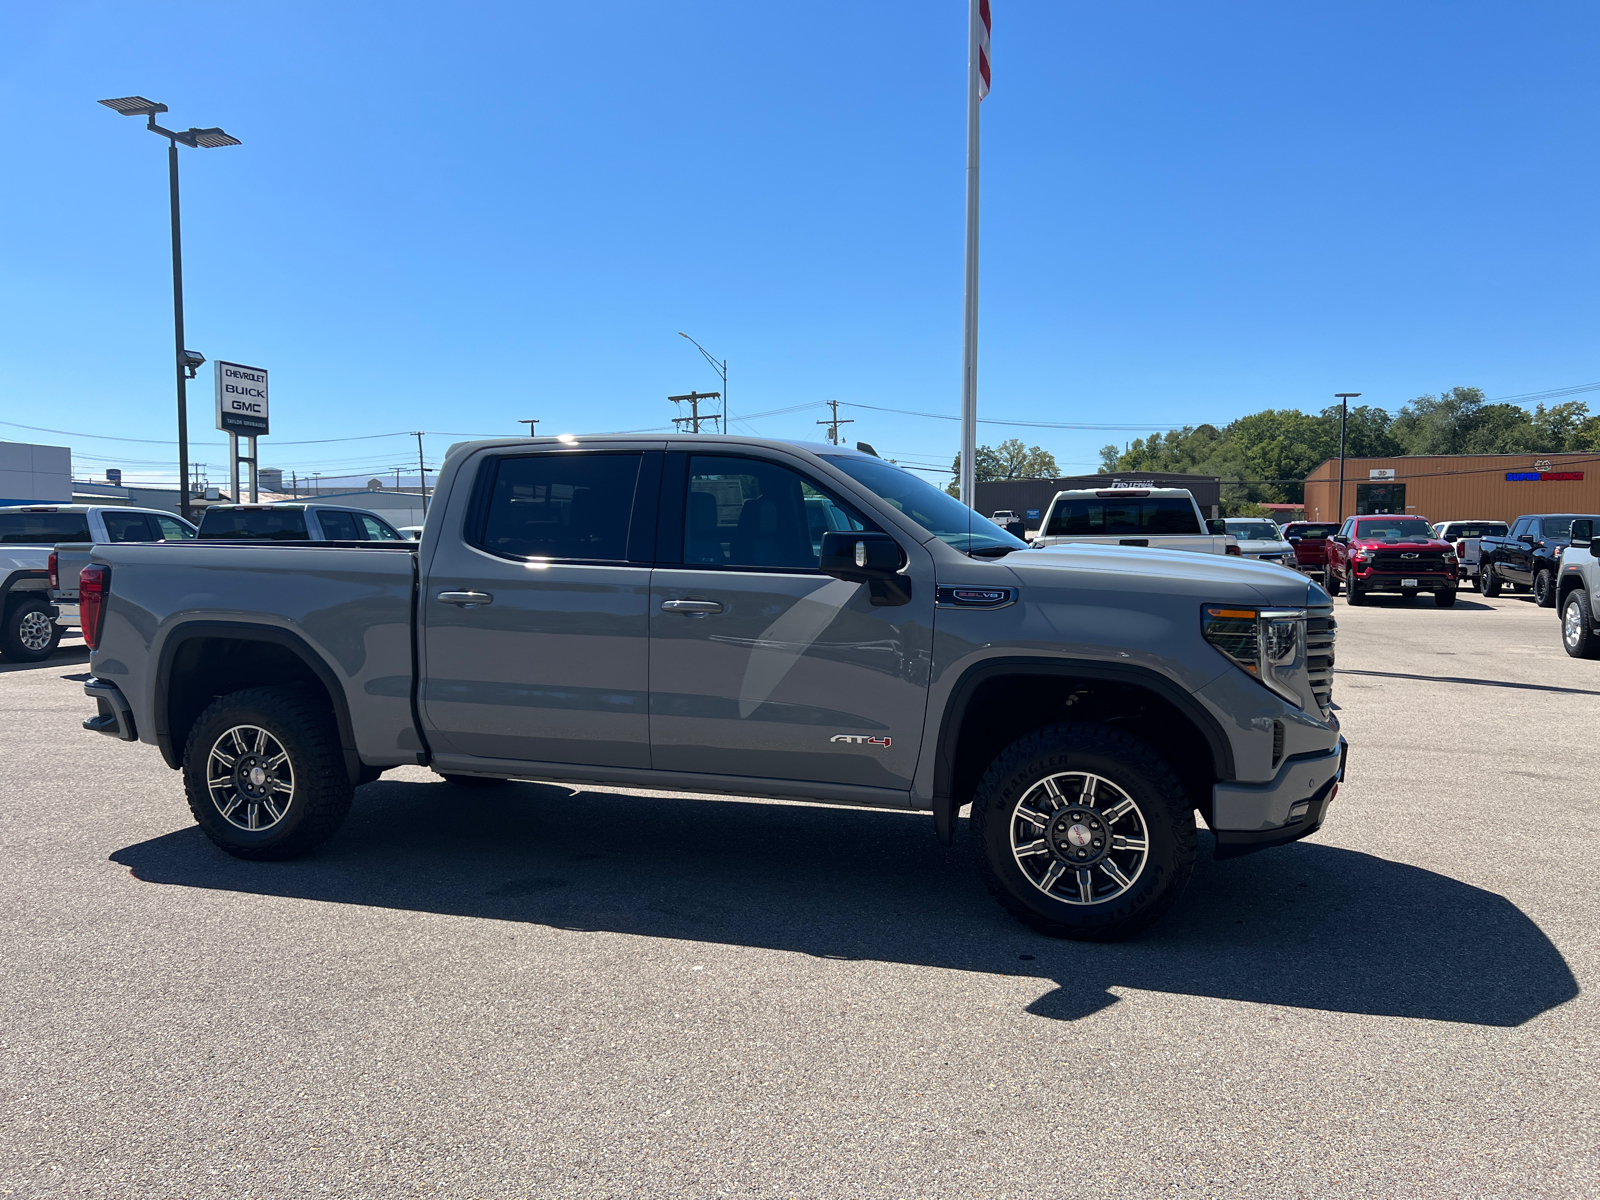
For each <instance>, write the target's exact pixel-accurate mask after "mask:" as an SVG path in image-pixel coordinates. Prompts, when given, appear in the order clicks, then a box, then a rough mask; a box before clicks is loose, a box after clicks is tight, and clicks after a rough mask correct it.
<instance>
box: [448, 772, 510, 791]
mask: <svg viewBox="0 0 1600 1200" xmlns="http://www.w3.org/2000/svg"><path fill="white" fill-rule="evenodd" d="M439 778H440V779H442V780H444V781H445V782H446V783H453V784H455V785H456V786H457V787H464V788H487V787H499V786H500V785H501V784H506V783H510V782H511V781H510V780H509V779H500V778H499V777H497V776H494V775H445V774H443V773H441V774H440V775H439Z"/></svg>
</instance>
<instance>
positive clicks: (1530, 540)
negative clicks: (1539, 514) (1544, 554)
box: [1517, 533, 1533, 546]
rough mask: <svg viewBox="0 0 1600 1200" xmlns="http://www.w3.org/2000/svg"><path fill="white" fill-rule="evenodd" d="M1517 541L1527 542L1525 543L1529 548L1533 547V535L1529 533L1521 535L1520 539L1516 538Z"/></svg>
mask: <svg viewBox="0 0 1600 1200" xmlns="http://www.w3.org/2000/svg"><path fill="white" fill-rule="evenodd" d="M1517 541H1519V542H1527V543H1528V545H1530V546H1531V545H1533V534H1531V533H1525V534H1523V535H1522V536H1521V537H1519V538H1518V539H1517Z"/></svg>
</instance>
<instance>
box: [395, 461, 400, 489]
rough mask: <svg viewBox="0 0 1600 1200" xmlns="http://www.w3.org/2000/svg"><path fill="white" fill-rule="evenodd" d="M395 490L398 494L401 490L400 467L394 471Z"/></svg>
mask: <svg viewBox="0 0 1600 1200" xmlns="http://www.w3.org/2000/svg"><path fill="white" fill-rule="evenodd" d="M394 490H395V491H397V492H398V491H399V490H400V468H399V467H396V468H395V469H394Z"/></svg>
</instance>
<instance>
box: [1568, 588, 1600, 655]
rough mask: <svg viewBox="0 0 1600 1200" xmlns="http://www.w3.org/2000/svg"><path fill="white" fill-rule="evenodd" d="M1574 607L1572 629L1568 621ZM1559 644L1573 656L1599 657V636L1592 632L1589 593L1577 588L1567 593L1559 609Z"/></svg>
mask: <svg viewBox="0 0 1600 1200" xmlns="http://www.w3.org/2000/svg"><path fill="white" fill-rule="evenodd" d="M1574 607H1576V608H1577V610H1578V614H1577V629H1576V631H1572V630H1571V627H1570V625H1569V621H1571V620H1572V610H1573V608H1574ZM1561 645H1562V648H1563V649H1565V650H1566V652H1567V653H1568V654H1570V655H1571V656H1572V657H1573V658H1600V637H1596V636H1595V632H1594V611H1593V608H1592V606H1591V605H1590V603H1589V593H1588V592H1586V591H1584V590H1583V589H1582V588H1579V589H1578V590H1577V591H1575V592H1568V593H1567V600H1566V604H1565V605H1564V606H1563V607H1562V609H1561Z"/></svg>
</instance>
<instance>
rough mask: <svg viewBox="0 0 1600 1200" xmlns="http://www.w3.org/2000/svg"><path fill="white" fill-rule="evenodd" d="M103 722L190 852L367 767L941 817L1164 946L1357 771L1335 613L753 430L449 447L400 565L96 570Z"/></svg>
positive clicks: (212, 552) (91, 614) (374, 561)
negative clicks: (1023, 520)
mask: <svg viewBox="0 0 1600 1200" xmlns="http://www.w3.org/2000/svg"><path fill="white" fill-rule="evenodd" d="M80 595H81V600H82V604H83V628H84V636H85V638H86V640H88V641H89V642H90V644H91V646H92V649H93V656H92V658H91V664H92V670H93V677H92V679H91V680H90V681H89V682H88V683H87V684H86V685H85V691H86V692H87V693H88V695H89V696H91V697H93V698H94V700H95V701H96V702H97V707H98V713H97V715H96V716H94V717H92V718H90V719H89V720H87V721H85V722H84V724H85V726H86V728H89V729H92V730H96V731H99V732H101V733H105V734H110V735H112V736H114V737H118V738H121V739H123V740H129V741H131V740H134V739H139V740H142V741H145V742H150V743H153V744H155V745H156V746H158V747H160V750H161V754H162V756H163V758H164V759H165V761H166V762H167V764H168V765H169V766H170V767H172V768H173V769H174V770H181V771H182V773H183V780H184V787H185V790H186V792H187V796H188V802H189V808H190V810H191V812H192V813H193V815H194V818H195V820H196V821H197V822H198V823H199V825H200V827H201V828H202V829H203V830H204V832H205V833H206V834H207V835H208V836H209V837H210V838H211V839H212V841H214V842H215V843H216V844H217V845H218V846H220V847H221V848H222V849H224V850H226V851H228V852H229V853H231V854H234V855H237V856H239V857H241V858H248V859H281V858H287V857H290V856H293V855H297V854H301V853H304V852H305V851H307V850H309V849H311V848H312V847H313V846H315V845H317V844H318V843H319V842H321V841H323V840H324V839H326V838H327V837H328V836H329V835H330V834H332V833H333V832H334V830H335V829H336V828H337V827H338V826H339V824H340V822H341V821H342V820H343V819H344V817H345V814H346V812H347V811H348V809H349V808H350V805H351V803H352V796H353V792H354V789H355V788H356V787H357V786H359V785H360V784H362V783H364V782H368V781H370V780H372V779H375V778H376V777H377V776H378V775H379V774H380V773H381V772H382V771H383V770H384V769H385V768H388V767H394V766H398V765H402V764H422V765H425V766H429V767H431V768H432V769H433V770H434V771H435V772H437V773H439V774H440V775H442V776H443V777H444V778H445V779H446V780H448V781H451V782H453V783H455V784H458V785H483V784H490V783H496V782H499V781H501V780H505V779H535V780H551V781H561V782H568V783H593V784H601V785H610V786H621V787H630V788H651V789H657V788H659V789H668V790H677V791H688V792H714V793H727V794H733V795H745V796H768V797H780V798H785V799H809V800H816V801H821V802H826V803H830V804H855V805H867V806H874V807H879V808H888V809H902V810H906V809H909V810H920V811H924V812H929V813H931V815H932V817H933V821H932V822H931V824H932V825H933V828H934V829H935V831H936V832H937V834H938V836H939V837H940V838H941V839H942V840H944V841H946V842H949V841H950V840H951V838H952V836H953V833H954V832H955V829H956V825H957V814H958V812H959V811H960V810H961V808H962V807H963V806H965V805H967V804H971V805H972V819H971V826H970V828H971V834H972V839H971V840H972V841H973V842H974V843H975V846H976V848H977V852H978V854H977V857H978V863H979V867H980V870H981V872H982V875H983V877H984V878H985V880H986V881H987V883H988V886H989V887H990V889H991V890H992V891H993V893H994V894H995V896H996V897H997V898H998V899H999V901H1000V902H1001V903H1002V904H1003V905H1004V906H1005V907H1006V908H1007V909H1008V910H1010V911H1011V912H1012V913H1013V914H1014V915H1016V916H1017V917H1018V918H1020V919H1021V920H1023V921H1024V922H1026V923H1028V924H1029V925H1031V926H1033V927H1034V928H1036V929H1039V930H1041V931H1043V932H1046V933H1049V934H1053V935H1057V936H1068V937H1077V938H1086V939H1095V940H1108V939H1113V938H1119V937H1123V936H1127V935H1128V934H1131V933H1133V932H1135V931H1136V930H1138V929H1141V928H1143V927H1144V926H1146V925H1148V924H1149V923H1150V922H1152V921H1154V920H1155V919H1157V918H1158V917H1159V916H1160V915H1161V914H1162V913H1163V912H1165V911H1166V910H1167V909H1168V908H1170V907H1171V905H1172V904H1173V903H1174V902H1175V901H1176V899H1177V898H1178V896H1179V895H1180V894H1181V892H1182V890H1183V888H1184V886H1185V884H1186V883H1187V881H1188V878H1189V875H1190V871H1191V868H1192V865H1193V862H1194V856H1195V853H1196V825H1195V814H1196V812H1198V813H1199V814H1200V816H1201V817H1203V818H1204V820H1205V822H1206V824H1207V825H1208V826H1209V827H1210V828H1211V829H1212V830H1213V832H1214V833H1215V837H1216V852H1217V854H1218V855H1219V856H1224V857H1226V856H1231V855H1236V854H1242V853H1247V852H1249V851H1252V850H1256V849H1260V848H1264V847H1267V846H1273V845H1279V844H1282V843H1286V842H1291V841H1294V840H1296V839H1297V838H1301V837H1304V836H1306V835H1307V834H1309V833H1312V832H1314V831H1316V829H1317V828H1318V827H1319V826H1320V825H1321V824H1322V821H1323V817H1324V815H1325V813H1326V812H1327V809H1328V806H1329V804H1330V802H1331V801H1332V799H1333V797H1334V794H1335V792H1336V790H1337V785H1338V782H1339V780H1340V778H1342V773H1343V763H1344V753H1345V743H1344V739H1343V738H1342V737H1341V736H1340V733H1339V723H1338V720H1337V718H1336V717H1335V715H1334V707H1333V703H1332V697H1331V683H1332V668H1333V639H1334V621H1333V609H1332V605H1331V602H1330V601H1329V599H1328V596H1327V594H1326V593H1325V592H1323V591H1322V589H1321V588H1319V587H1318V586H1317V585H1315V584H1314V583H1311V582H1309V581H1308V580H1306V579H1305V578H1304V577H1303V576H1298V575H1295V574H1293V573H1291V572H1289V571H1285V570H1283V569H1282V568H1279V567H1272V566H1266V565H1262V564H1259V563H1252V562H1246V561H1241V560H1239V559H1236V558H1227V557H1224V556H1222V555H1220V554H1219V555H1195V554H1192V553H1187V552H1180V551H1163V550H1153V549H1145V548H1139V547H1124V546H1100V545H1090V546H1065V547H1059V548H1056V549H1052V550H1048V551H1035V550H1029V549H1027V548H1026V547H1025V546H1024V545H1023V543H1022V542H1020V541H1018V540H1017V539H1016V538H1014V537H1012V536H1011V535H1010V534H1008V533H1006V532H1005V531H1004V530H1002V529H1000V528H998V527H997V526H995V525H994V524H993V523H991V522H989V521H987V520H984V519H982V518H981V517H978V516H977V515H976V514H975V513H973V512H972V511H971V510H970V509H968V508H966V507H964V506H963V505H961V504H960V502H959V501H956V500H955V499H953V498H952V497H950V496H947V495H945V494H944V493H943V492H941V491H939V490H938V489H937V488H935V487H933V486H931V485H929V484H927V483H925V482H923V481H921V480H919V479H917V478H916V477H914V476H912V475H911V474H909V473H908V472H905V471H902V470H900V469H899V468H897V467H894V466H892V465H890V464H888V463H886V462H884V461H882V460H881V459H878V458H876V457H873V456H871V455H868V454H864V453H860V452H857V451H851V450H845V449H842V448H838V447H832V446H806V445H800V444H795V443H787V442H776V441H760V440H754V439H743V438H737V437H728V436H724V437H715V436H687V435H686V436H680V437H669V438H659V437H658V438H653V439H640V438H625V437H593V438H591V437H583V438H577V439H572V438H568V439H567V440H565V441H552V440H545V439H538V440H529V439H526V438H524V439H516V440H512V439H508V440H505V441H486V442H474V443H468V444H465V445H462V446H458V447H455V448H453V450H452V452H451V453H450V454H449V456H448V457H447V459H446V462H445V464H444V468H443V471H442V472H441V474H440V476H439V486H438V492H437V497H436V499H435V501H434V503H433V506H432V508H431V509H430V510H429V513H428V519H427V523H426V526H425V528H424V531H423V535H422V539H421V541H420V542H386V543H371V544H368V545H366V546H360V545H353V544H347V545H337V544H326V543H325V544H320V545H319V544H315V543H309V544H308V543H299V544H293V543H290V544H278V545H273V544H261V543H257V544H233V543H227V542H220V541H209V542H208V541H203V540H199V541H194V542H186V543H182V544H178V543H166V544H162V545H153V546H136V545H118V546H100V547H97V548H96V549H95V551H94V554H93V560H92V562H90V564H89V565H88V566H87V567H85V568H84V570H83V573H82V579H81V592H80Z"/></svg>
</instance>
